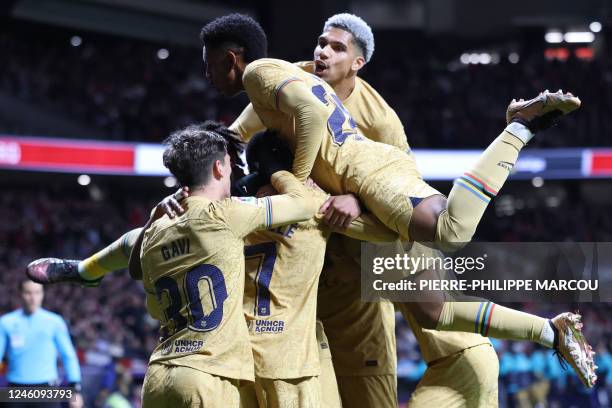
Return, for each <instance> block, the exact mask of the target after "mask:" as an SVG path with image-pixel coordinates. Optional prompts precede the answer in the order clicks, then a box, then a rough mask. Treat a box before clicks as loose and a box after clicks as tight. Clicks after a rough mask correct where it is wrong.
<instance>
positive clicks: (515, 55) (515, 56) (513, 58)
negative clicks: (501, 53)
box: [508, 52, 521, 64]
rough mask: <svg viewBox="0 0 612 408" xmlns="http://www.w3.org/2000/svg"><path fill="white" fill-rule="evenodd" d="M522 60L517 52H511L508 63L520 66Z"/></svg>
mask: <svg viewBox="0 0 612 408" xmlns="http://www.w3.org/2000/svg"><path fill="white" fill-rule="evenodd" d="M520 59H521V58H520V56H519V55H518V53H516V52H511V53H510V54H508V61H510V63H511V64H518V62H519V61H520Z"/></svg>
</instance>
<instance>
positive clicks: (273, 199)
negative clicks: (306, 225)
mask: <svg viewBox="0 0 612 408" xmlns="http://www.w3.org/2000/svg"><path fill="white" fill-rule="evenodd" d="M272 185H273V186H274V188H275V189H276V190H277V191H278V192H279V193H280V194H279V195H275V196H270V197H264V198H255V197H239V198H232V199H231V200H227V201H225V202H224V212H225V213H226V222H227V223H228V224H229V225H230V227H231V228H232V230H233V231H234V233H235V234H236V235H237V236H239V237H241V238H244V237H245V236H247V235H248V234H250V233H251V232H253V231H257V230H261V229H268V228H273V227H277V226H279V225H286V224H292V223H295V222H301V221H306V220H308V219H310V218H312V217H313V216H314V215H315V212H316V210H317V209H318V207H316V205H315V204H316V203H315V202H314V200H313V199H312V197H311V195H310V194H309V192H308V190H307V188H306V187H305V186H304V185H303V184H302V183H300V182H299V181H297V179H296V178H295V177H294V176H293V175H292V174H291V173H289V172H286V171H279V172H276V173H274V174H273V175H272Z"/></svg>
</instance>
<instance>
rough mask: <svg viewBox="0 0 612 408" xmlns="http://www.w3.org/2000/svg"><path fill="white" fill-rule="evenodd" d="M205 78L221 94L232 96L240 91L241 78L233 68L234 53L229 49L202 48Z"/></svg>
mask: <svg viewBox="0 0 612 408" xmlns="http://www.w3.org/2000/svg"><path fill="white" fill-rule="evenodd" d="M202 57H203V59H204V69H205V75H206V79H208V80H209V81H210V83H211V84H212V85H213V86H214V87H215V89H216V90H217V91H219V93H221V94H222V95H223V96H234V95H236V94H237V93H238V92H240V91H241V84H242V78H240V77H239V75H238V74H237V72H236V70H235V65H236V64H235V61H236V55H235V54H232V52H231V51H230V50H224V49H215V48H206V47H203V48H202Z"/></svg>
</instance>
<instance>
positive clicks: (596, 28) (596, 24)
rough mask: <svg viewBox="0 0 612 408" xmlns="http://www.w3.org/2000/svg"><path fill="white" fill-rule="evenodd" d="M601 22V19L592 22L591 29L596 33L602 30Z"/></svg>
mask: <svg viewBox="0 0 612 408" xmlns="http://www.w3.org/2000/svg"><path fill="white" fill-rule="evenodd" d="M601 28H602V26H601V23H600V22H599V21H593V22H592V23H591V24H589V30H591V31H592V32H594V33H598V32H600V31H601Z"/></svg>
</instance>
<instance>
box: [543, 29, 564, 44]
mask: <svg viewBox="0 0 612 408" xmlns="http://www.w3.org/2000/svg"><path fill="white" fill-rule="evenodd" d="M544 41H546V42H547V43H549V44H559V43H562V42H563V33H561V32H559V31H549V32H547V33H546V34H545V35H544Z"/></svg>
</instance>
